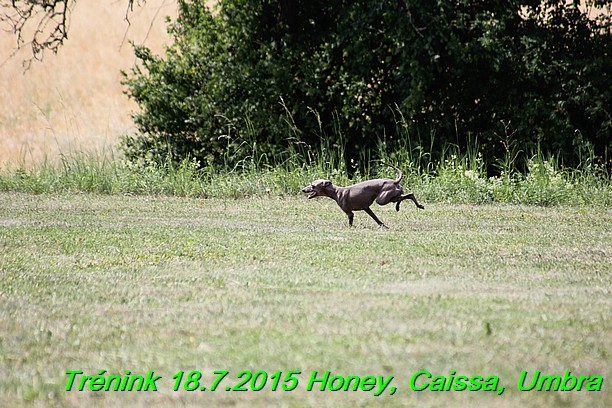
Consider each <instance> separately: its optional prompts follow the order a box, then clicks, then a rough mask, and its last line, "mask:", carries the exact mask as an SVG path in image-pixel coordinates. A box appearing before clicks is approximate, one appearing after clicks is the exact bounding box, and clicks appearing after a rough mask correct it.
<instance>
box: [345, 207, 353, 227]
mask: <svg viewBox="0 0 612 408" xmlns="http://www.w3.org/2000/svg"><path fill="white" fill-rule="evenodd" d="M346 216H347V217H348V219H349V227H352V226H353V218H354V217H355V214H353V212H352V211H347V212H346Z"/></svg>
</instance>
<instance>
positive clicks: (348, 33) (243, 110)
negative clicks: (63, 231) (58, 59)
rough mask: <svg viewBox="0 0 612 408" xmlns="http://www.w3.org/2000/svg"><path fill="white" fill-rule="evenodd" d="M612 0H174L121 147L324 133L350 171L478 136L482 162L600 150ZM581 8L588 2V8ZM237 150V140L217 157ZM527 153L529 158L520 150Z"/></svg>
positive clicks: (278, 149) (205, 148)
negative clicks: (166, 35)
mask: <svg viewBox="0 0 612 408" xmlns="http://www.w3.org/2000/svg"><path fill="white" fill-rule="evenodd" d="M593 4H595V5H599V6H604V7H606V6H608V7H609V4H610V3H609V1H595V2H581V1H573V2H563V1H553V0H538V1H528V2H507V1H501V0H500V1H484V0H483V1H471V0H470V1H467V0H453V1H442V0H440V1H430V0H409V1H405V2H397V1H390V0H378V1H370V0H368V1H365V0H363V1H362V0H358V1H337V2H333V3H330V2H326V1H322V0H321V1H308V2H305V1H299V0H255V1H248V2H245V1H240V0H221V1H219V2H218V7H217V8H215V10H214V11H211V10H210V9H209V8H208V6H206V5H205V4H204V3H202V2H197V1H189V0H185V1H182V0H181V1H179V16H178V18H177V19H176V20H175V21H174V22H173V23H172V24H170V26H169V31H170V33H171V35H172V36H173V38H174V41H175V42H174V44H173V45H172V46H170V47H169V48H168V50H167V51H166V53H165V55H163V56H157V55H154V54H153V53H152V52H150V51H149V50H148V49H147V48H146V47H140V46H139V47H135V52H136V55H137V57H138V60H139V64H138V65H137V66H136V67H135V68H134V69H133V70H132V71H131V72H130V73H129V74H126V76H125V85H126V89H127V92H128V94H129V95H130V96H131V97H132V98H133V99H134V100H135V101H136V102H137V103H138V105H139V107H140V108H141V110H140V112H138V113H137V114H135V116H134V119H135V121H136V124H137V127H138V130H139V133H138V134H137V135H135V136H132V137H128V138H126V139H125V141H124V145H125V148H126V151H127V153H128V157H130V158H132V159H136V158H142V157H146V156H148V157H154V158H156V160H158V159H159V158H162V159H165V158H167V156H168V155H169V156H170V157H171V158H172V159H177V160H180V159H183V158H185V157H187V156H191V157H195V158H196V159H197V160H199V161H201V162H202V163H209V162H211V163H219V162H221V161H225V162H227V160H228V159H229V160H231V162H232V164H235V163H237V162H239V161H241V160H243V159H244V157H245V156H247V155H249V154H250V152H251V149H252V147H253V146H254V145H257V148H258V151H260V152H261V153H262V154H263V155H264V156H263V157H264V158H265V157H271V156H273V157H278V155H283V154H286V153H287V152H288V148H289V147H290V146H292V145H293V144H295V143H304V144H306V145H307V146H318V145H319V144H320V143H321V140H322V139H328V140H331V142H332V143H335V144H337V145H341V146H342V147H344V148H345V160H346V162H347V164H348V168H347V169H348V171H349V173H352V172H353V171H354V170H355V169H357V170H364V164H365V163H367V162H368V160H367V159H369V158H372V157H376V156H377V155H378V153H380V152H381V149H379V145H380V144H381V143H383V144H384V145H385V146H386V147H387V149H384V151H386V152H391V151H393V150H394V149H396V148H397V147H398V146H410V148H411V149H422V150H423V151H424V152H426V153H427V154H431V155H433V157H435V158H436V159H440V158H442V156H443V153H444V152H445V150H446V149H448V148H449V146H450V145H452V146H455V147H456V148H458V149H459V151H461V152H466V151H467V149H468V148H470V147H473V146H477V148H478V151H479V152H480V153H481V154H482V158H483V160H484V162H485V165H486V166H487V171H488V174H492V173H496V172H497V173H499V169H498V168H496V167H494V165H495V164H496V162H498V161H500V160H503V159H504V158H505V159H507V158H508V157H511V159H512V160H514V161H515V162H516V164H517V165H518V166H519V169H520V170H521V171H525V170H527V168H528V166H529V161H528V160H529V158H530V157H531V156H532V155H533V154H535V153H536V152H537V151H541V152H543V153H544V155H553V156H554V157H556V159H557V160H558V162H559V163H560V164H563V165H572V166H577V165H579V164H584V162H585V161H586V160H589V159H597V160H598V161H599V162H602V161H604V162H605V160H607V158H608V156H607V155H608V150H609V148H610V140H611V137H610V136H611V135H612V122H611V116H610V112H609V106H612V91H611V90H610V86H609V84H610V74H611V72H610V69H611V67H612V54H611V51H612V50H611V49H610V47H611V46H612V41H610V33H611V26H610V23H611V15H610V13H609V9H608V12H607V13H602V14H600V15H599V16H598V17H597V18H588V8H589V7H590V5H593ZM580 6H581V7H580ZM228 146H231V147H232V148H231V150H232V151H233V152H234V153H233V155H232V156H230V157H228V156H224V154H225V153H226V152H227V151H228ZM523 153H524V154H523Z"/></svg>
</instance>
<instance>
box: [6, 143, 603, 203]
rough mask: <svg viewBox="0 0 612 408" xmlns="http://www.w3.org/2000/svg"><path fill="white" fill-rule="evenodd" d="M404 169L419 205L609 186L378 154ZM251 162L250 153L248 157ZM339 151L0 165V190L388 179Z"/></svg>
mask: <svg viewBox="0 0 612 408" xmlns="http://www.w3.org/2000/svg"><path fill="white" fill-rule="evenodd" d="M379 156H380V157H382V158H383V160H384V161H387V162H390V163H395V164H397V165H398V166H400V168H401V169H402V170H403V171H404V180H403V182H402V184H403V185H404V186H405V188H406V189H407V190H411V191H413V192H414V193H415V194H416V195H417V197H419V199H422V200H424V201H427V202H444V203H458V204H489V203H506V204H526V205H537V206H555V205H570V206H585V205H586V206H597V207H610V206H612V183H611V182H610V181H611V179H610V177H609V174H608V172H607V170H606V168H605V167H604V166H602V165H593V164H590V163H591V162H588V161H587V162H586V164H585V165H583V166H581V167H580V168H579V169H567V168H563V167H562V166H560V165H559V164H558V163H557V162H556V161H555V159H554V158H551V157H548V158H545V157H543V156H542V155H541V154H536V155H534V156H533V157H532V158H531V159H529V160H528V161H527V170H526V171H525V172H520V171H518V170H517V169H516V168H515V167H512V166H511V165H507V166H505V167H504V169H503V170H502V172H501V174H500V175H499V176H495V177H488V176H487V173H486V167H487V166H486V164H485V163H484V162H483V160H482V158H481V156H480V155H479V154H478V153H477V152H474V151H472V152H469V153H467V154H460V153H459V152H455V153H453V154H448V155H447V156H445V157H442V159H441V160H440V161H439V162H432V161H429V159H427V158H424V157H422V156H421V157H416V156H413V155H411V154H410V152H405V151H404V150H402V151H399V152H397V154H396V155H392V156H389V155H386V154H385V153H384V152H381V153H380V154H379ZM251 157H255V153H253V156H251ZM342 157H343V153H342V151H341V149H340V150H339V151H338V150H336V151H333V150H332V149H331V148H327V147H325V148H324V147H322V148H321V149H320V151H319V152H312V151H310V150H308V149H306V148H302V150H298V149H297V148H296V150H294V151H292V152H290V154H289V155H288V156H287V157H286V159H285V160H282V161H280V160H279V161H278V162H276V161H275V160H270V159H266V158H261V160H253V159H244V160H242V161H240V162H239V163H238V164H235V165H233V166H230V165H224V166H221V167H218V166H212V165H203V164H202V163H199V162H197V161H195V160H190V159H186V160H183V161H181V162H179V163H175V162H165V163H157V162H150V161H142V162H138V163H134V162H129V161H126V160H123V159H121V158H120V157H116V156H115V155H114V154H113V153H112V152H111V153H110V154H109V153H108V152H102V153H91V152H87V153H78V152H77V153H71V154H64V155H62V157H61V160H60V162H59V163H53V162H51V161H49V160H44V161H43V162H41V163H35V164H33V165H28V164H26V163H25V161H23V162H22V163H20V164H19V165H18V166H16V167H15V166H14V167H10V168H9V167H4V168H0V191H4V192H27V193H35V194H40V193H81V192H86V193H96V194H130V195H131V194H137V195H171V196H184V197H206V198H245V197H249V198H252V197H288V196H295V195H296V194H298V193H299V190H300V189H301V188H302V187H304V186H305V185H307V184H308V183H309V182H310V181H312V180H314V179H318V178H329V179H331V180H332V181H333V182H334V183H336V184H338V185H348V184H351V183H353V182H358V181H361V180H364V179H367V178H373V177H393V178H395V173H394V172H393V170H391V169H390V168H388V167H387V166H384V165H383V164H381V163H380V162H377V161H370V162H367V165H366V167H367V168H368V169H369V170H368V172H367V174H360V173H357V174H354V175H353V177H352V179H351V178H349V176H348V171H347V169H346V167H345V165H343V164H342V163H344V162H343V159H342Z"/></svg>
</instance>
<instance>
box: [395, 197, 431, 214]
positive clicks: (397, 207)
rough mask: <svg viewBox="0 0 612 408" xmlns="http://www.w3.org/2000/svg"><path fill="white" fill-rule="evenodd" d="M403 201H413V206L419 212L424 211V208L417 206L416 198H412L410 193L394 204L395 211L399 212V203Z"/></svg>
mask: <svg viewBox="0 0 612 408" xmlns="http://www.w3.org/2000/svg"><path fill="white" fill-rule="evenodd" d="M404 200H412V201H414V204H416V206H417V208H420V209H421V210H424V209H425V207H423V206H422V205H421V204H419V202H418V201H417V199H416V197H415V196H414V194H412V193H410V194H406V195H403V196H401V197H399V198H398V200H397V202H396V204H395V211H399V209H400V203H401V202H402V201H404Z"/></svg>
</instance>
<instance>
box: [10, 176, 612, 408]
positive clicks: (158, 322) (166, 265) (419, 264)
mask: <svg viewBox="0 0 612 408" xmlns="http://www.w3.org/2000/svg"><path fill="white" fill-rule="evenodd" d="M295 183H297V182H295ZM111 192H113V191H111ZM272 195H273V197H269V198H266V197H260V198H251V199H240V200H234V199H221V198H209V199H204V198H180V197H159V196H157V197H156V196H120V195H95V194H42V195H33V194H24V193H1V194H0V406H37V407H49V406H61V407H64V406H75V407H77V406H78V407H94V406H96V407H98V406H109V407H110V406H169V405H176V406H226V405H229V406H262V407H263V406H291V407H293V406H297V407H300V406H382V405H384V406H423V407H428V406H432V407H433V406H492V407H510V406H527V407H529V406H533V407H549V406H568V407H569V406H571V407H606V406H610V405H611V404H612V394H611V392H610V384H609V381H610V380H611V379H612V369H611V367H612V365H611V364H610V350H611V346H612V336H610V333H611V332H612V321H611V319H610V316H611V315H612V301H611V297H610V290H611V283H612V251H611V248H612V232H611V229H610V225H612V224H611V222H612V212H611V211H610V208H609V207H607V208H606V207H605V206H576V207H567V206H555V207H534V206H523V205H509V204H494V205H478V206H474V205H471V204H470V205H467V204H445V203H443V202H438V203H429V202H425V205H426V210H425V211H418V212H417V211H416V209H414V207H411V206H409V205H406V206H405V207H403V208H402V211H401V212H400V213H396V212H395V211H394V209H393V208H391V206H387V207H378V206H375V208H374V211H375V212H376V213H377V214H378V215H379V217H380V218H381V219H382V220H383V221H384V222H385V223H386V224H387V225H389V226H390V229H389V230H380V229H378V228H377V227H376V225H375V223H374V222H373V221H372V220H371V219H369V217H368V216H367V215H365V214H363V213H357V214H356V218H355V224H356V226H355V228H348V227H347V225H346V216H345V215H344V214H343V213H342V212H341V211H340V210H339V209H338V208H337V206H336V204H335V203H333V202H332V201H331V200H326V199H317V200H305V199H297V198H277V197H276V195H274V194H272ZM421 369H427V370H429V371H431V372H432V373H435V374H441V375H448V374H449V373H450V371H451V370H454V371H457V373H458V374H467V375H477V374H481V375H485V376H486V375H496V376H499V378H500V382H501V383H502V384H503V385H504V386H505V388H506V390H505V392H504V394H503V395H501V396H497V395H492V394H491V393H485V392H468V391H463V392H429V391H423V392H414V391H411V390H410V389H409V386H408V384H409V381H410V378H411V376H412V374H413V373H415V372H416V371H418V370H421ZM67 370H83V371H85V372H86V373H87V374H90V375H95V374H97V373H98V372H99V371H100V370H107V372H108V373H109V374H120V373H122V372H125V370H131V371H132V372H134V373H146V372H148V371H149V370H154V371H155V373H156V375H161V376H162V377H163V381H160V382H158V387H159V391H158V392H146V393H145V392H142V393H138V392H97V393H96V392H91V391H85V392H76V391H72V392H66V391H65V390H64V389H65V386H66V382H67V376H66V375H65V372H66V371H67ZM179 370H184V371H186V372H189V371H191V370H200V371H202V372H203V373H205V376H204V380H203V382H205V383H207V384H209V383H210V381H211V380H212V379H213V376H212V372H213V371H214V370H229V371H230V376H229V377H228V378H230V379H229V380H228V381H229V382H230V383H231V384H235V383H236V375H237V374H238V372H239V371H241V370H250V371H253V372H255V371H258V370H265V371H267V372H268V373H269V374H272V373H273V372H276V371H279V370H282V371H283V372H286V371H289V370H300V371H302V374H301V375H300V384H299V386H298V389H296V390H295V391H292V392H282V391H277V392H271V391H269V388H268V387H266V389H264V390H263V391H260V392H252V391H249V392H226V391H224V390H223V391H218V392H216V393H211V392H204V393H199V392H198V393H188V392H186V391H182V392H177V393H174V392H172V385H173V380H171V378H170V377H171V376H172V375H174V374H175V373H176V372H177V371H179ZM313 370H317V371H325V370H331V371H332V372H333V373H334V374H339V375H362V376H363V375H377V376H378V375H382V376H390V375H392V376H394V377H395V379H394V380H393V385H394V386H396V387H397V388H398V391H397V393H396V394H395V395H393V396H389V395H383V396H380V397H374V396H372V395H371V394H370V393H364V392H343V391H338V392H329V391H328V392H319V391H311V392H307V391H306V383H307V380H308V377H309V375H310V373H311V372H312V371H313ZM523 370H529V371H530V372H532V371H533V370H541V371H543V372H544V373H546V374H550V375H553V374H556V375H563V374H564V373H565V371H567V370H570V371H571V372H572V373H573V374H577V375H601V376H603V377H604V379H605V381H604V385H603V389H602V391H600V392H585V391H583V392H561V391H559V392H537V391H531V392H520V391H518V390H517V386H516V383H517V381H518V378H519V376H520V373H521V372H522V371H523Z"/></svg>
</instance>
